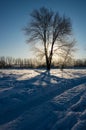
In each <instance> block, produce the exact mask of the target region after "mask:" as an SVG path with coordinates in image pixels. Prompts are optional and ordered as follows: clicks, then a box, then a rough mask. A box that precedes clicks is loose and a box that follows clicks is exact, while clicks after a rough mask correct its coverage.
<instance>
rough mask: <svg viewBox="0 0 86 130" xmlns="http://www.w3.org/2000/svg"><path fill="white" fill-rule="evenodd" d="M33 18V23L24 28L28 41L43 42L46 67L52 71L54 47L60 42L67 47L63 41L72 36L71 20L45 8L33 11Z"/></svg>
mask: <svg viewBox="0 0 86 130" xmlns="http://www.w3.org/2000/svg"><path fill="white" fill-rule="evenodd" d="M31 17H32V20H31V22H30V23H29V25H27V26H26V27H25V28H24V31H25V34H26V35H27V36H28V40H27V41H28V43H30V42H33V41H34V42H36V43H37V42H40V41H41V43H42V44H43V47H44V55H45V59H46V67H47V70H50V68H51V63H52V58H53V54H54V46H55V45H56V44H58V43H59V42H61V43H62V46H65V44H64V43H63V42H62V41H63V39H64V38H65V37H68V35H70V34H71V31H72V26H71V22H70V18H67V17H65V16H60V15H59V14H58V13H55V12H53V11H52V10H49V9H47V8H45V7H42V8H40V9H39V10H33V12H32V13H31ZM60 48H61V46H60Z"/></svg>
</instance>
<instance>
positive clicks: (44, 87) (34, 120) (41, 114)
mask: <svg viewBox="0 0 86 130" xmlns="http://www.w3.org/2000/svg"><path fill="white" fill-rule="evenodd" d="M0 130H86V69H64V71H63V72H62V71H60V70H59V69H52V70H51V71H50V73H49V72H47V71H45V70H43V69H33V70H32V69H25V70H24V69H22V70H17V69H13V70H11V69H9V70H4V69H3V70H0Z"/></svg>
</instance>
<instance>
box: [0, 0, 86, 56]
mask: <svg viewBox="0 0 86 130" xmlns="http://www.w3.org/2000/svg"><path fill="white" fill-rule="evenodd" d="M42 6H45V7H47V8H50V9H52V10H54V11H55V12H56V11H57V12H59V13H60V14H61V15H63V14H65V15H66V16H68V17H70V18H71V20H72V27H73V36H74V37H75V39H76V41H77V45H76V47H77V52H76V57H77V58H86V13H85V12H86V0H0V56H12V57H14V58H18V57H20V58H30V57H31V53H30V49H29V46H28V45H27V44H26V36H25V35H24V32H23V31H22V28H23V27H24V26H26V25H27V23H28V22H29V21H30V13H31V12H32V11H33V9H39V8H40V7H42Z"/></svg>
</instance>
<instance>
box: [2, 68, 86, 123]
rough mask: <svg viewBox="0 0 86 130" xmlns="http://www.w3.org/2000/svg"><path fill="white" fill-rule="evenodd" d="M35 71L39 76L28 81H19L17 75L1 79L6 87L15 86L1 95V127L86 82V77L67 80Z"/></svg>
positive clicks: (47, 72) (48, 73) (45, 72)
mask: <svg viewBox="0 0 86 130" xmlns="http://www.w3.org/2000/svg"><path fill="white" fill-rule="evenodd" d="M34 71H35V72H37V73H38V75H36V76H35V77H32V78H29V79H26V80H17V75H12V76H11V75H10V76H9V75H8V77H5V78H4V77H3V79H1V78H0V81H1V82H2V80H4V82H3V83H4V85H5V86H6V85H7V86H8V84H7V83H11V84H10V85H13V86H12V88H11V89H8V90H5V91H3V92H1V93H0V95H1V97H0V125H2V124H5V123H7V122H9V121H12V120H14V119H16V118H17V117H19V116H21V115H22V114H23V113H24V112H26V111H29V110H30V109H32V108H33V107H36V106H38V105H40V104H41V103H44V102H46V101H49V100H51V99H53V98H54V97H55V96H57V95H59V94H61V93H62V92H64V91H66V90H68V89H70V88H71V87H75V86H76V85H79V84H81V83H83V82H86V81H85V80H86V77H85V78H80V79H79V78H75V79H65V78H60V77H57V76H55V75H51V73H50V72H49V71H44V72H41V71H39V70H34ZM20 76H21V75H20ZM4 85H3V86H4ZM3 86H2V87H3ZM8 87H9V86H8Z"/></svg>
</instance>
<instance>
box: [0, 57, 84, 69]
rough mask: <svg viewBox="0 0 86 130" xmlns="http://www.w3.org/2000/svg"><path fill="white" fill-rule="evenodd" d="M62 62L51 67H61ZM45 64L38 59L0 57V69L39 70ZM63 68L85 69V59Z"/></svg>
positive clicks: (65, 64)
mask: <svg viewBox="0 0 86 130" xmlns="http://www.w3.org/2000/svg"><path fill="white" fill-rule="evenodd" d="M61 65H62V61H60V60H59V61H58V62H53V63H52V66H53V67H61ZM45 66H46V63H45V62H44V61H42V60H41V61H40V60H38V59H22V58H12V57H4V56H1V57H0V68H40V67H45ZM64 66H65V67H66V66H71V67H86V59H83V60H81V59H77V60H73V61H72V63H71V61H70V62H69V63H68V64H67V63H64Z"/></svg>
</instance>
